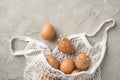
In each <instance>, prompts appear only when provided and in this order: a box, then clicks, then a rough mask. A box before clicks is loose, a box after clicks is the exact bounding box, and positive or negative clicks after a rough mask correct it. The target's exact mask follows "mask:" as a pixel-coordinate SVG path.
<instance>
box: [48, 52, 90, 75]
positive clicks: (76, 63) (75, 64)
mask: <svg viewBox="0 0 120 80" xmlns="http://www.w3.org/2000/svg"><path fill="white" fill-rule="evenodd" d="M46 60H47V61H48V63H49V64H50V65H51V66H52V67H53V68H55V69H59V70H60V71H62V72H63V73H65V74H73V73H77V72H79V71H82V70H85V69H87V68H88V67H89V64H90V58H89V57H88V55H87V54H86V53H79V54H78V55H77V57H76V58H75V60H72V59H70V58H65V59H63V60H62V61H61V62H60V63H59V61H58V60H57V59H56V58H55V57H54V56H52V55H48V56H46Z"/></svg>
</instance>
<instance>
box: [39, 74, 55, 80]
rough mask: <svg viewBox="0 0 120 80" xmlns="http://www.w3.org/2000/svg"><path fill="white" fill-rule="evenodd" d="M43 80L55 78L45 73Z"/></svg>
mask: <svg viewBox="0 0 120 80" xmlns="http://www.w3.org/2000/svg"><path fill="white" fill-rule="evenodd" d="M41 80H54V79H53V77H52V76H48V75H45V76H43V77H42V79H41Z"/></svg>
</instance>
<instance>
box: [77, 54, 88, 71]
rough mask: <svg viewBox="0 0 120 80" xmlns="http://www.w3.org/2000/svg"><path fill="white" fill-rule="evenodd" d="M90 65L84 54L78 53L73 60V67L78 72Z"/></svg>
mask: <svg viewBox="0 0 120 80" xmlns="http://www.w3.org/2000/svg"><path fill="white" fill-rule="evenodd" d="M89 65H90V58H89V56H88V55H87V54H86V53H80V54H78V55H77V57H76V59H75V66H76V67H77V68H78V69H79V70H84V69H87V68H88V67H89Z"/></svg>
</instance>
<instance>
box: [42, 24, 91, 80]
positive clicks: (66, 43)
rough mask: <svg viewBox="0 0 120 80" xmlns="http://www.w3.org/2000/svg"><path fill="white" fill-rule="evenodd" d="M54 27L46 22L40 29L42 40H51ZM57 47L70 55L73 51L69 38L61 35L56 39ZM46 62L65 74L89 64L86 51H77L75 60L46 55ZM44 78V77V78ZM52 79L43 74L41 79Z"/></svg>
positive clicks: (76, 71) (81, 69)
mask: <svg viewBox="0 0 120 80" xmlns="http://www.w3.org/2000/svg"><path fill="white" fill-rule="evenodd" d="M54 32H55V31H54V27H53V25H52V24H46V25H45V26H44V27H43V28H42V30H41V37H42V38H43V39H44V40H51V39H52V38H53V37H54ZM58 49H59V50H60V51H61V52H62V53H63V54H67V55H70V54H72V53H73V51H74V47H73V45H72V42H71V40H69V39H67V37H65V36H64V37H62V38H60V39H59V40H58ZM46 60H47V62H48V63H49V64H50V65H51V66H52V67H53V68H55V69H59V70H60V71H62V72H63V73H65V74H74V73H78V72H80V71H83V70H85V69H87V68H88V67H89V65H90V58H89V56H88V55H87V53H84V52H81V53H79V54H78V55H77V56H76V58H75V60H72V59H71V58H65V59H63V60H62V61H61V62H59V61H58V60H57V59H56V58H55V57H54V56H52V55H47V56H46ZM44 78H45V79H44ZM46 79H47V80H54V79H53V78H52V77H51V76H48V75H45V76H44V77H43V78H42V80H46Z"/></svg>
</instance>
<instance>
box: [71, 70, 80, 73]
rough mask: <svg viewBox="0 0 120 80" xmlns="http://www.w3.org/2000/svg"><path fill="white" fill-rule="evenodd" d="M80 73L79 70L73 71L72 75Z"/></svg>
mask: <svg viewBox="0 0 120 80" xmlns="http://www.w3.org/2000/svg"><path fill="white" fill-rule="evenodd" d="M78 72H79V70H73V71H72V72H71V74H74V73H78Z"/></svg>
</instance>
